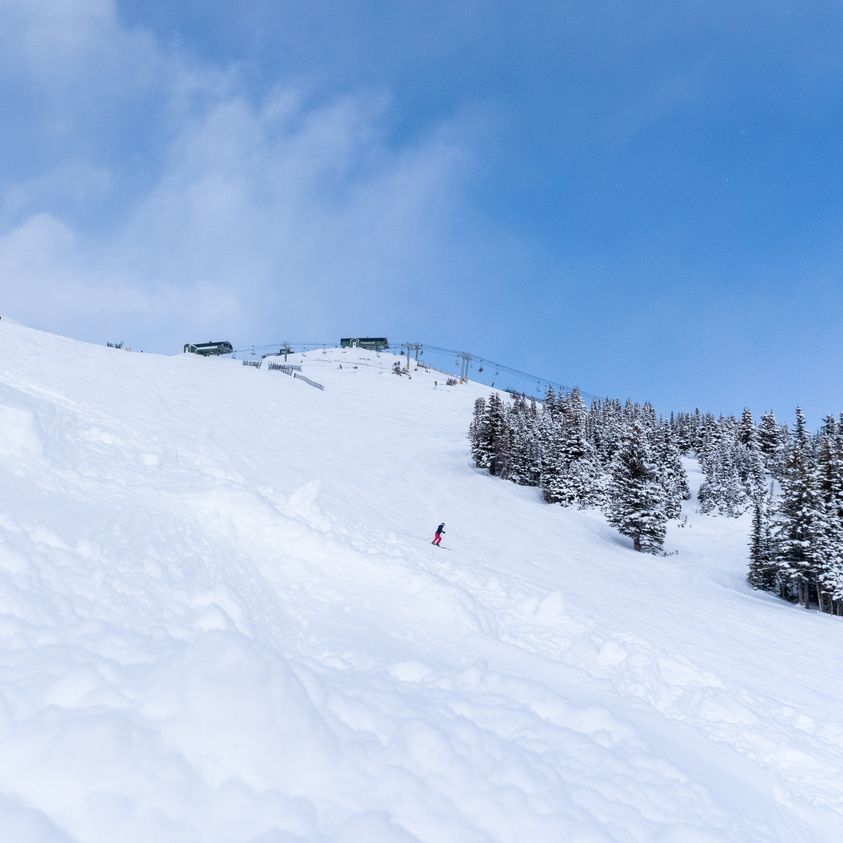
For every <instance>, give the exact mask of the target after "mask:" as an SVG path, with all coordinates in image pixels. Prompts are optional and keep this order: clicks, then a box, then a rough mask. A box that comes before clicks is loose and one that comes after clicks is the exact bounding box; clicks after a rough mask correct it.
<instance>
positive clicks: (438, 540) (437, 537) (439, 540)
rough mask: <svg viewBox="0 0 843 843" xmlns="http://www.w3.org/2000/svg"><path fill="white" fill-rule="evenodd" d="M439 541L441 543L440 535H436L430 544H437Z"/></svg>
mask: <svg viewBox="0 0 843 843" xmlns="http://www.w3.org/2000/svg"><path fill="white" fill-rule="evenodd" d="M441 541H442V533H437V534H436V535H435V536H434V537H433V542H432V544H439V542H441Z"/></svg>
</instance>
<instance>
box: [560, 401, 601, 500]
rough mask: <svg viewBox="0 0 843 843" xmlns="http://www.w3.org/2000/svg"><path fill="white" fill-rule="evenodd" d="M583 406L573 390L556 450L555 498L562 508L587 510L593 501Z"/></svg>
mask: <svg viewBox="0 0 843 843" xmlns="http://www.w3.org/2000/svg"><path fill="white" fill-rule="evenodd" d="M585 416H586V414H585V406H584V405H583V403H582V398H581V396H580V391H579V389H578V388H577V387H574V389H573V391H572V392H571V395H570V396H569V398H568V401H567V409H566V412H565V414H564V416H563V418H562V424H561V427H560V430H559V436H560V439H559V443H558V445H557V448H556V460H557V470H558V478H557V485H556V487H555V494H554V497H556V498H557V499H558V501H559V503H561V504H562V505H563V506H573V505H576V504H579V505H580V506H587V505H588V504H589V503H591V502H592V500H593V491H594V486H595V480H596V466H595V460H594V454H593V448H592V446H591V444H590V443H589V442H588V440H587V439H586V435H585Z"/></svg>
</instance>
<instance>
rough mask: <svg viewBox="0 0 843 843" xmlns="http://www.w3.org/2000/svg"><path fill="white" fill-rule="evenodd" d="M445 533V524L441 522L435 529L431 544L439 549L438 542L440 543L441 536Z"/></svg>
mask: <svg viewBox="0 0 843 843" xmlns="http://www.w3.org/2000/svg"><path fill="white" fill-rule="evenodd" d="M444 532H445V522H444V521H443V522H442V523H441V524H440V525H439V526H438V527H437V528H436V535H435V536H434V537H433V541H432V542H431V544H435V545H436V546H437V547H439V542H441V541H442V534H443V533H444Z"/></svg>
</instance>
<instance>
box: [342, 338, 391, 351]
mask: <svg viewBox="0 0 843 843" xmlns="http://www.w3.org/2000/svg"><path fill="white" fill-rule="evenodd" d="M340 348H365V349H367V350H368V351H386V349H387V348H389V340H387V338H386V337H343V338H342V339H341V340H340Z"/></svg>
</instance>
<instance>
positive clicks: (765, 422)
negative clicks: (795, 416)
mask: <svg viewBox="0 0 843 843" xmlns="http://www.w3.org/2000/svg"><path fill="white" fill-rule="evenodd" d="M786 445H787V439H786V437H783V436H782V428H781V427H780V426H779V423H778V422H777V421H776V417H775V416H774V415H773V411H772V410H768V411H767V412H766V413H764V415H762V416H761V422H760V424H759V425H758V447H759V449H760V451H761V453H762V454H763V455H764V463H765V465H766V466H767V471H769V472H770V473H771V474H772V475H773V477H778V475H779V473H780V472H781V467H782V457H783V454H784V450H785V447H786Z"/></svg>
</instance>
